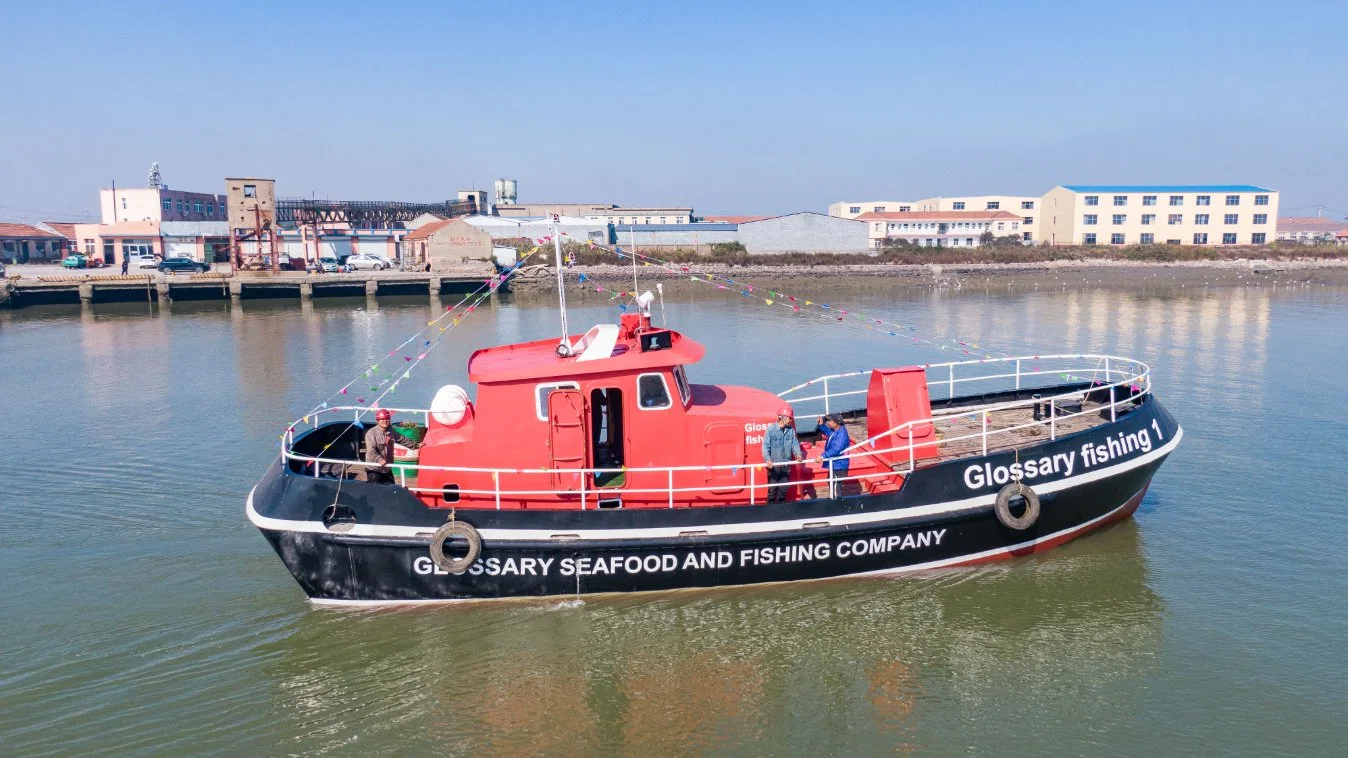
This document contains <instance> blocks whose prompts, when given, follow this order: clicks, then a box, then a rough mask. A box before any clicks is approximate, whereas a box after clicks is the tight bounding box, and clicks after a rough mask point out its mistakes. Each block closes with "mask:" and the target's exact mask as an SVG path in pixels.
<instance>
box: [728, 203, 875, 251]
mask: <svg viewBox="0 0 1348 758" xmlns="http://www.w3.org/2000/svg"><path fill="white" fill-rule="evenodd" d="M738 235H739V242H740V244H742V245H744V247H745V249H746V250H748V251H749V252H750V253H751V254H755V255H764V254H772V253H858V252H865V251H866V250H867V249H868V248H869V247H870V243H869V241H868V238H867V225H866V223H865V222H864V221H855V220H853V219H845V218H837V217H836V216H828V215H825V214H822V213H814V212H811V211H802V212H800V213H788V214H786V215H784V216H773V217H771V218H765V219H761V220H758V221H749V222H746V223H743V224H739V229H738Z"/></svg>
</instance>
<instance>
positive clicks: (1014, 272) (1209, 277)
mask: <svg viewBox="0 0 1348 758" xmlns="http://www.w3.org/2000/svg"><path fill="white" fill-rule="evenodd" d="M674 265H677V266H679V268H680V269H686V270H680V271H677V272H675V271H668V270H665V269H662V268H660V267H657V266H642V267H640V268H638V269H637V275H638V280H639V283H640V287H641V288H642V289H648V288H650V287H651V286H652V285H653V283H654V282H672V281H678V280H685V281H686V280H687V279H688V277H690V276H693V275H697V274H699V273H708V274H714V275H716V276H720V277H726V278H729V279H732V280H734V281H736V282H749V283H753V284H756V285H763V286H773V285H780V286H781V288H783V289H792V290H797V289H801V288H805V287H808V288H809V289H811V290H816V289H836V288H840V287H848V288H857V289H863V290H870V289H884V290H895V289H904V288H914V289H927V288H950V289H965V288H969V289H975V290H977V289H989V288H999V289H1000V288H1016V287H1028V288H1033V289H1046V288H1047V289H1060V288H1075V287H1094V288H1100V287H1104V288H1121V289H1153V288H1169V287H1176V288H1184V287H1206V286H1242V287H1259V286H1279V285H1302V286H1308V285H1335V286H1342V285H1348V261H1323V260H1307V261H1280V262H1277V263H1275V264H1273V266H1271V267H1265V266H1262V265H1259V266H1256V267H1254V268H1252V267H1251V264H1250V262H1248V261H1203V262H1186V263H1168V264H1159V263H1134V262H1129V261H1104V262H1102V261H1092V262H1077V261H1055V262H1048V263H981V264H951V265H930V264H929V265H921V266H916V265H894V264H871V265H866V264H859V265H818V266H755V265H745V266H728V265H725V264H704V265H695V264H689V265H686V266H685V265H684V264H674ZM581 274H584V276H585V279H586V280H587V284H588V285H589V286H586V285H581V286H580V287H577V286H576V285H577V283H578V282H577V280H578V279H579V277H580V275H581ZM566 279H567V282H568V284H570V285H571V286H572V288H574V289H589V290H590V291H593V289H594V287H595V286H602V287H604V288H605V290H606V291H608V290H610V289H611V288H617V289H619V290H622V291H626V290H630V289H632V268H631V267H630V266H615V265H590V266H575V267H573V268H571V269H568V270H567V272H566ZM513 284H514V287H515V289H516V290H517V291H521V292H528V291H534V290H549V289H551V288H552V287H554V286H555V279H554V278H553V276H552V270H551V269H544V268H538V269H535V270H533V271H530V272H521V275H520V276H519V278H518V279H517V280H516V281H515V282H514V283H513ZM696 286H701V287H707V288H708V289H709V290H710V289H712V288H711V287H710V286H708V285H705V284H700V285H696ZM679 289H681V290H682V289H686V288H683V287H680V288H679Z"/></svg>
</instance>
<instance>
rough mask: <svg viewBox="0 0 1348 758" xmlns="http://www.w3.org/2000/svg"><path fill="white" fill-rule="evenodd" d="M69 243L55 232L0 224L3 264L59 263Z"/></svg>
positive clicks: (34, 227) (33, 227) (0, 249)
mask: <svg viewBox="0 0 1348 758" xmlns="http://www.w3.org/2000/svg"><path fill="white" fill-rule="evenodd" d="M69 249H70V243H69V241H68V240H66V238H65V237H62V236H61V235H60V234H57V233H56V232H52V231H48V230H46V229H39V228H38V227H36V226H29V225H28V224H9V223H0V259H3V260H4V262H5V263H28V262H29V261H59V260H61V259H62V258H64V257H65V255H66V251H68V250H69Z"/></svg>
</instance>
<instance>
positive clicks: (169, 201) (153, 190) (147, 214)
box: [99, 187, 226, 224]
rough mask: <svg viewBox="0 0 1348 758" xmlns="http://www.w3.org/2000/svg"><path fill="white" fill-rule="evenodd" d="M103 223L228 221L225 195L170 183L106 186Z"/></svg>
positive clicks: (101, 194)
mask: <svg viewBox="0 0 1348 758" xmlns="http://www.w3.org/2000/svg"><path fill="white" fill-rule="evenodd" d="M99 208H100V209H101V211H102V215H103V223H105V224H117V223H123V222H146V221H148V222H152V223H156V224H157V223H160V222H162V221H224V220H225V218H226V215H225V214H226V210H225V196H224V195H215V194H212V193H210V192H183V191H182V190H171V189H169V188H168V187H132V188H129V189H126V188H121V187H118V188H115V189H112V188H105V189H102V190H100V191H99Z"/></svg>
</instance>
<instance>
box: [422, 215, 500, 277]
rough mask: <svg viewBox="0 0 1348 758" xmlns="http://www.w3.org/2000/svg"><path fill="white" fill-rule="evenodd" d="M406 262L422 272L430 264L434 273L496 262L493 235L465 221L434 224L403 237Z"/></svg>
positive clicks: (460, 219)
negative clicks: (493, 253)
mask: <svg viewBox="0 0 1348 758" xmlns="http://www.w3.org/2000/svg"><path fill="white" fill-rule="evenodd" d="M402 249H403V258H404V259H410V260H411V262H412V263H413V265H415V266H416V267H417V268H418V269H419V268H420V267H421V266H424V265H425V264H427V263H429V264H431V270H432V271H446V270H451V269H455V268H461V267H462V265H463V264H465V263H470V264H471V263H473V262H476V261H483V262H486V261H490V260H491V259H492V242H491V233H490V232H488V231H486V230H484V229H479V228H477V227H476V226H473V225H472V224H470V223H468V222H467V221H464V220H463V219H462V218H454V219H448V220H445V221H432V222H430V223H429V224H426V225H424V226H421V227H420V228H418V229H415V230H413V231H411V232H409V233H408V234H407V236H405V237H403V240H402Z"/></svg>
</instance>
